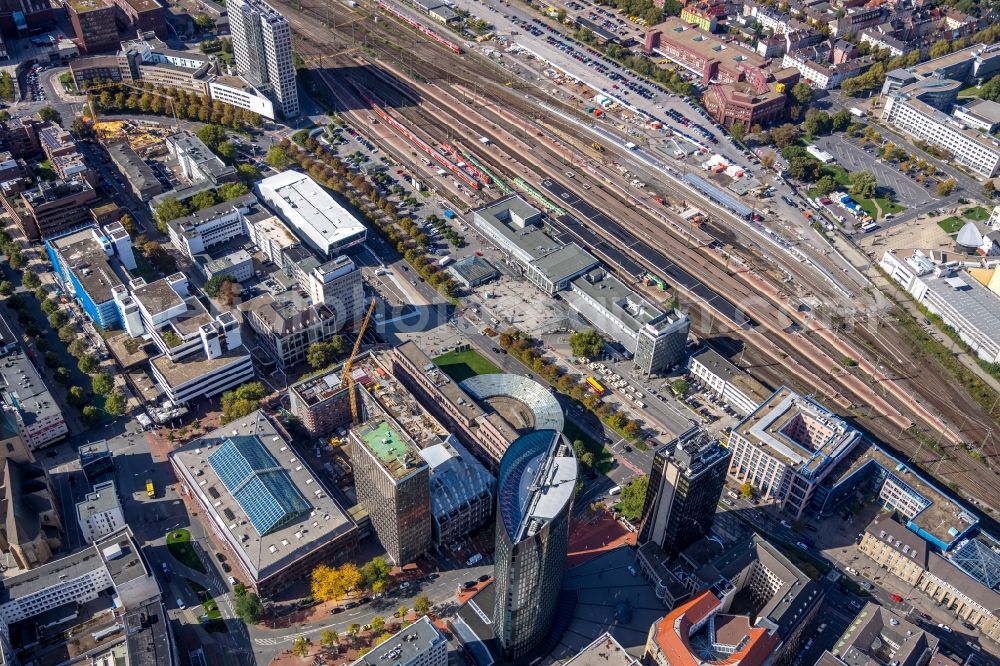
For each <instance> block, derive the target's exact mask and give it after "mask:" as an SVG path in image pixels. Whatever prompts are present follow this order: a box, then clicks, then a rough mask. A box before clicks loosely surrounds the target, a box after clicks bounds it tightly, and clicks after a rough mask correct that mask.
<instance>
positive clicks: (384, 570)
mask: <svg viewBox="0 0 1000 666" xmlns="http://www.w3.org/2000/svg"><path fill="white" fill-rule="evenodd" d="M390 571H392V567H390V566H389V564H388V563H387V562H386V561H385V558H382V557H373V558H372V559H370V560H368V561H367V562H365V564H364V566H362V567H361V585H362V586H363V587H365V588H367V589H369V590H371V591H372V592H375V593H376V594H377V593H379V592H381V591H382V590H384V589H385V585H386V583H387V582H388V581H389V572H390Z"/></svg>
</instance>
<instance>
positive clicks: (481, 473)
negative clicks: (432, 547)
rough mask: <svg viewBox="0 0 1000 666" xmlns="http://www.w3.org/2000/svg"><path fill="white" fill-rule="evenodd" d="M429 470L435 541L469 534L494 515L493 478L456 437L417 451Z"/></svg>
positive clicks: (442, 543) (449, 541)
mask: <svg viewBox="0 0 1000 666" xmlns="http://www.w3.org/2000/svg"><path fill="white" fill-rule="evenodd" d="M420 457H421V458H423V459H424V461H425V462H426V463H427V466H428V467H429V468H430V472H431V528H432V534H433V539H434V543H435V544H436V545H447V544H449V543H453V542H455V541H456V540H458V539H460V538H462V537H464V536H466V535H467V534H471V533H472V532H474V531H475V530H477V529H479V528H480V527H482V526H483V525H485V524H486V523H487V522H488V521H489V519H490V518H491V517H492V516H493V507H494V506H495V505H496V504H495V503H496V479H494V478H493V476H492V475H491V474H490V473H489V472H487V471H486V468H485V467H483V466H482V464H481V463H480V462H479V461H478V460H476V459H475V458H474V457H473V456H472V455H471V454H470V453H469V452H468V451H466V450H465V448H464V447H463V446H462V445H461V444H460V443H459V442H458V440H457V439H456V438H455V437H454V436H451V435H449V437H448V439H447V440H446V441H444V442H441V443H440V444H435V445H434V446H429V447H427V448H425V449H421V450H420Z"/></svg>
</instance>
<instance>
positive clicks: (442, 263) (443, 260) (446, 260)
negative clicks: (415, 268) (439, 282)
mask: <svg viewBox="0 0 1000 666" xmlns="http://www.w3.org/2000/svg"><path fill="white" fill-rule="evenodd" d="M451 261H452V260H451V255H450V254H446V255H444V256H443V257H441V258H440V259H438V266H442V267H443V266H447V265H448V264H450V263H451Z"/></svg>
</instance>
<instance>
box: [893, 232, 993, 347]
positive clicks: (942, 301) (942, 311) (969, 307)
mask: <svg viewBox="0 0 1000 666" xmlns="http://www.w3.org/2000/svg"><path fill="white" fill-rule="evenodd" d="M879 265H880V266H881V267H882V268H883V269H884V270H885V271H886V273H888V274H889V275H890V276H891V277H892V278H893V279H894V280H895V281H896V282H898V283H899V284H900V285H901V286H902V287H903V289H905V290H906V291H907V292H908V293H909V294H910V295H911V296H913V298H914V299H915V300H916V301H917V302H918V303H920V304H921V305H923V306H924V307H926V308H927V309H928V310H929V311H930V312H931V313H932V314H936V315H938V316H939V317H941V319H942V320H943V321H944V323H945V324H946V325H948V326H950V327H952V328H953V329H954V330H955V332H956V333H958V335H959V337H960V338H962V340H963V341H964V342H965V343H966V344H968V345H969V346H970V347H971V348H972V350H973V351H974V352H975V353H976V355H978V356H979V358H981V359H983V360H984V361H986V362H987V363H996V362H997V361H1000V296H998V295H997V294H996V293H994V292H993V291H991V290H990V289H989V288H988V287H987V286H985V285H983V284H982V283H980V282H979V280H977V279H976V278H974V277H972V276H971V275H970V274H969V272H968V271H966V270H963V269H954V268H951V267H949V266H944V265H937V264H935V263H934V262H933V261H931V259H930V258H929V257H928V256H927V255H925V254H924V253H922V252H920V251H919V250H918V251H915V252H913V253H912V254H910V255H909V256H905V253H900V254H897V253H896V252H894V251H892V250H887V251H886V252H885V254H883V255H882V260H881V261H880V262H879Z"/></svg>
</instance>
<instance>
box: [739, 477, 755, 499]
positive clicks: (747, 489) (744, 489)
mask: <svg viewBox="0 0 1000 666" xmlns="http://www.w3.org/2000/svg"><path fill="white" fill-rule="evenodd" d="M740 497H742V498H743V499H750V498H752V497H753V486H752V485H751V484H750V482H749V481H744V482H743V483H742V484H740Z"/></svg>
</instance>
